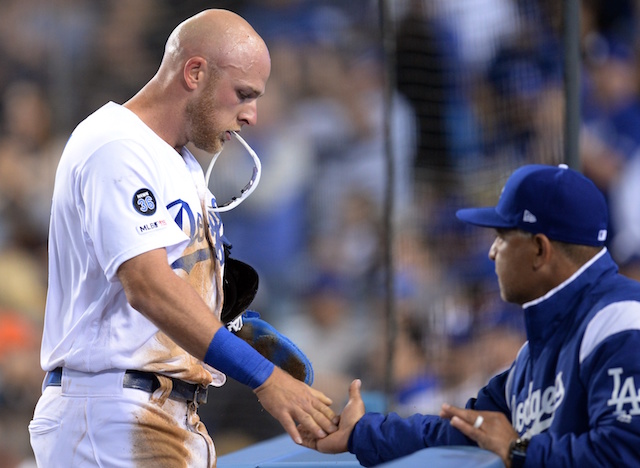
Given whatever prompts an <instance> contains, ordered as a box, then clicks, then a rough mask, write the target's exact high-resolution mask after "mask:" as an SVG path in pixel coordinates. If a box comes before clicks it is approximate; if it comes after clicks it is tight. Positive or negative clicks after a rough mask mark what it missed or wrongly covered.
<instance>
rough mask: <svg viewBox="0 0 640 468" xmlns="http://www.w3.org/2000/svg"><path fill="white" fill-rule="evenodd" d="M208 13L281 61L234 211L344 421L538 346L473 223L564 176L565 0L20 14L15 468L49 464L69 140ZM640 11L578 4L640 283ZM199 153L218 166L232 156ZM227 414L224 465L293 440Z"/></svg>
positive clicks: (251, 418)
mask: <svg viewBox="0 0 640 468" xmlns="http://www.w3.org/2000/svg"><path fill="white" fill-rule="evenodd" d="M210 7H221V8H229V9H231V10H233V11H236V12H237V13H239V14H241V15H243V16H244V17H245V18H246V19H247V20H248V21H249V22H250V23H251V24H252V25H254V27H255V29H256V30H257V31H258V32H259V33H260V34H261V35H262V36H263V37H264V39H265V41H266V42H267V44H268V46H269V48H270V51H271V56H272V64H273V65H272V76H271V79H270V81H269V83H268V87H267V93H266V94H265V96H264V97H262V98H261V100H260V101H259V106H258V107H259V118H258V125H257V126H256V127H254V128H248V129H245V130H244V131H243V133H242V134H243V137H244V138H245V139H246V140H247V142H248V143H249V144H250V145H251V146H252V147H253V149H254V150H255V151H256V153H257V154H258V155H259V157H260V159H261V161H262V165H263V173H262V180H261V183H260V185H259V187H258V189H257V190H256V192H255V193H254V195H253V196H252V197H251V198H250V199H249V200H247V201H246V202H245V203H244V204H242V205H241V207H239V208H237V209H235V210H233V211H231V212H228V213H223V214H222V217H223V222H224V223H225V232H226V236H227V237H228V239H229V240H230V241H231V243H232V244H233V248H232V253H233V255H234V256H235V257H236V258H239V259H240V260H244V261H246V262H248V263H250V264H252V265H253V266H254V267H255V268H256V270H258V273H259V274H260V290H259V293H258V296H257V297H256V300H255V301H254V303H253V304H252V308H253V309H255V310H257V311H259V312H260V313H261V315H262V317H263V318H264V319H266V320H267V321H269V322H271V323H272V324H273V325H274V326H276V328H278V329H279V330H281V331H282V332H284V333H285V334H286V335H287V336H289V337H290V338H291V339H292V340H293V341H294V342H296V343H298V345H299V346H300V347H301V349H302V350H303V351H304V352H305V353H306V354H307V355H308V356H309V357H310V359H311V361H312V363H313V364H314V369H315V384H314V386H316V387H318V388H320V389H321V390H323V391H324V392H326V393H327V394H328V395H330V396H331V397H332V398H333V400H334V402H336V407H338V406H340V407H341V405H342V403H343V401H344V399H345V397H346V390H347V385H348V382H350V381H351V380H352V379H353V378H355V377H359V378H362V379H363V382H364V389H365V390H366V393H365V400H366V401H367V404H368V409H371V410H380V411H387V410H394V411H398V412H400V413H402V414H405V415H406V414H411V413H413V412H434V411H435V412H437V411H438V410H439V406H440V404H441V403H442V402H444V401H448V402H450V403H453V404H464V402H465V401H466V399H467V398H468V397H470V396H473V392H475V391H476V390H477V389H478V388H479V387H480V386H482V385H483V384H484V383H485V382H486V380H487V379H488V378H489V377H490V376H491V375H493V374H494V373H496V372H498V371H500V370H501V369H503V368H505V366H507V365H508V364H509V363H510V362H511V360H512V359H513V358H514V357H515V354H516V353H517V351H518V349H519V348H520V346H521V345H522V343H523V341H524V339H525V338H524V334H523V328H522V327H523V324H522V318H521V314H520V313H519V310H518V308H517V307H515V306H511V305H508V304H504V303H503V302H502V301H501V299H500V297H499V291H498V290H497V284H496V281H495V275H494V273H493V267H492V264H491V262H490V261H489V259H488V258H487V252H488V248H489V246H490V244H491V242H492V233H491V232H485V231H484V230H477V229H472V228H469V227H467V226H465V225H463V224H462V223H459V222H458V221H457V220H456V219H455V210H456V209H457V208H458V207H461V206H474V205H485V204H487V205H488V204H493V203H494V202H495V201H496V199H497V197H498V195H499V192H500V188H501V187H502V184H503V182H504V180H506V177H507V176H508V175H509V174H510V172H511V171H512V169H514V168H515V167H517V166H518V165H521V164H523V163H530V162H537V163H549V164H558V163H560V162H564V160H565V159H564V155H563V148H564V138H565V136H564V104H565V98H564V94H563V93H564V90H563V87H564V83H563V51H562V47H563V45H562V37H563V31H562V27H563V23H562V2H556V1H553V0H395V1H393V2H379V1H377V0H349V1H344V0H233V1H232V0H226V1H225V0H218V1H204V0H192V1H189V2H182V1H179V0H162V1H158V0H128V1H126V2H125V1H118V0H106V1H102V2H92V1H89V0H4V2H3V8H2V14H0V95H1V99H0V466H6V467H17V466H22V467H23V468H24V467H27V466H30V463H31V460H30V448H29V443H28V432H27V424H28V422H29V419H30V417H31V414H32V411H33V406H34V404H35V401H36V399H37V397H38V396H39V394H40V386H41V382H42V378H43V372H42V371H41V370H40V367H39V342H40V335H41V323H42V315H43V311H44V300H45V296H46V276H47V245H46V242H47V229H48V218H49V208H50V200H51V194H52V187H53V181H54V175H55V170H56V166H57V161H58V159H59V157H60V154H61V151H62V148H63V146H64V144H65V141H66V139H67V138H68V136H69V133H70V132H71V131H72V130H73V128H74V127H75V125H76V124H77V123H78V122H80V121H81V120H82V119H83V118H84V117H86V116H87V115H88V114H90V113H91V112H92V111H94V110H95V109H97V108H98V107H100V106H102V105H103V104H104V103H106V102H108V101H115V102H119V103H122V102H124V101H126V100H127V99H128V98H129V97H131V96H132V95H133V94H134V93H135V92H136V91H137V90H138V89H139V87H140V86H141V85H143V84H144V83H145V82H146V81H147V80H148V79H149V78H150V77H151V76H152V75H153V73H154V72H155V70H156V68H157V66H158V65H159V62H160V59H161V57H162V52H163V47H164V42H165V40H166V37H167V36H168V34H169V32H170V31H171V30H172V29H173V28H174V27H175V26H176V25H177V24H178V23H179V22H180V21H182V20H183V19H185V18H187V17H188V16H190V15H192V14H194V13H196V12H197V11H200V10H202V9H205V8H210ZM637 8H638V6H637V2H635V1H633V0H618V1H616V2H607V1H606V0H583V1H582V2H581V20H582V21H581V23H582V24H581V54H582V55H581V59H582V61H581V63H582V66H581V82H582V90H581V113H582V125H581V131H580V168H581V169H582V170H583V171H584V172H585V173H586V174H587V175H588V176H590V177H591V178H592V179H593V180H594V181H595V182H596V183H597V185H598V186H599V187H600V188H601V189H602V191H603V192H604V193H605V194H606V196H607V197H608V199H609V201H610V208H611V210H610V211H611V235H610V238H609V245H608V246H609V248H610V249H611V251H612V252H613V254H614V257H615V258H616V260H617V261H618V262H619V263H620V265H621V268H622V270H623V272H624V273H625V274H628V275H630V276H632V277H635V278H638V279H640V204H638V203H637V200H640V184H638V183H637V180H640V152H638V148H640V100H639V97H640V87H639V85H640V75H639V74H638V57H637V56H638V50H640V49H639V47H638V39H639V38H640V35H639V32H640V31H639V30H638V20H639V16H638V11H637ZM381 12H384V15H385V16H384V19H385V21H381V17H380V15H381ZM386 20H388V21H386ZM381 24H384V25H385V29H384V32H383V31H381V28H380V25H381ZM389 82H392V83H394V85H393V86H391V87H389V86H388V83H389ZM232 143H233V142H232ZM193 151H194V154H196V156H197V157H198V158H199V160H200V161H201V163H202V165H203V166H204V167H206V166H207V165H208V163H209V160H210V159H211V155H208V154H204V153H202V152H199V151H197V150H195V149H193ZM243 151H244V150H243V149H242V148H241V147H240V146H239V145H236V146H234V145H233V144H230V145H229V147H228V148H225V152H224V153H223V155H222V156H221V158H220V162H219V163H217V165H216V168H215V170H214V174H213V175H212V179H211V183H210V188H211V189H212V191H213V193H214V194H215V195H216V196H219V197H224V196H226V194H233V193H234V191H237V190H238V187H242V186H243V185H244V184H245V183H246V181H247V180H248V176H245V175H244V174H245V172H246V167H244V166H243V164H242V161H243V160H244V159H247V160H248V158H246V153H243ZM390 167H391V168H392V169H393V170H392V171H390V170H389V169H390ZM390 175H391V176H392V177H389V176H390ZM390 200H391V201H392V203H391V204H389V201H390ZM389 227H391V230H389ZM389 239H390V240H391V243H388V240H389ZM387 248H390V251H389V252H390V254H391V255H390V258H391V259H392V262H391V265H390V264H389V263H388V262H387V261H386V259H388V258H389V257H387V256H386V255H385V253H386V252H387V251H386V250H385V249H387ZM389 268H392V270H391V273H392V274H391V275H389V274H388V273H389V271H390V270H389ZM389 281H390V282H391V285H390V286H391V287H389V283H388V282H389ZM390 290H392V291H393V301H392V302H391V304H392V305H393V307H392V311H393V313H394V317H395V321H394V326H391V327H390V325H389V320H388V317H387V314H388V312H389V303H390V302H389V301H388V299H389V298H388V297H387V295H388V291H390ZM390 336H391V337H395V338H394V339H393V340H390V339H388V338H389V337H390ZM390 343H394V348H393V350H390V348H389V347H390ZM389 356H392V357H393V366H392V368H391V369H392V371H391V374H389V371H388V367H387V366H388V363H389ZM389 375H390V376H391V385H389V381H388V377H389ZM385 392H386V393H385ZM209 400H210V402H209V403H208V404H207V405H205V406H203V407H202V408H201V413H202V417H203V419H205V421H206V422H207V424H208V426H209V429H210V431H211V432H212V433H213V437H214V440H215V441H216V443H217V445H218V450H219V452H220V453H225V452H228V451H230V450H234V449H237V448H241V447H242V446H244V445H247V444H250V443H253V442H255V441H257V440H262V439H265V438H268V437H271V436H273V435H277V434H281V433H283V431H282V429H281V428H280V427H279V426H277V424H276V423H274V421H272V420H271V419H270V417H269V416H268V415H267V414H265V413H264V412H262V411H261V410H260V408H259V404H257V402H256V401H255V397H254V395H253V394H252V393H251V392H250V391H249V390H248V389H245V388H239V387H238V386H237V385H235V384H234V383H233V382H230V383H229V384H228V385H226V386H225V387H223V388H222V389H217V390H215V391H213V392H212V393H211V394H210V398H209Z"/></svg>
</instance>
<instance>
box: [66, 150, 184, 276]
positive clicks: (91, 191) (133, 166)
mask: <svg viewBox="0 0 640 468" xmlns="http://www.w3.org/2000/svg"><path fill="white" fill-rule="evenodd" d="M79 171H80V174H78V177H77V178H76V181H77V188H76V190H77V193H78V201H79V206H78V209H79V210H80V216H81V219H82V222H83V231H84V234H85V235H86V236H87V237H88V238H89V239H90V241H91V242H92V243H93V247H94V250H95V254H96V258H97V260H98V262H99V263H100V266H101V267H102V270H103V271H104V272H105V275H106V277H107V278H108V280H109V281H114V280H115V278H116V272H117V270H118V268H119V266H120V265H121V264H122V263H124V262H125V261H126V260H129V259H131V258H133V257H135V256H137V255H140V254H142V253H144V252H148V251H151V250H154V249H157V248H162V247H169V246H173V245H177V244H180V243H184V244H185V245H186V244H187V243H188V242H189V238H188V236H187V235H186V234H185V233H183V232H182V230H181V229H180V228H179V227H178V226H177V225H176V224H175V223H174V222H173V221H172V218H171V216H170V214H169V212H168V210H167V207H166V206H167V202H168V200H166V193H167V187H166V185H167V183H168V182H167V181H166V180H165V176H163V173H162V172H161V171H160V170H159V168H158V167H157V165H156V162H155V161H154V160H153V158H152V156H151V155H149V154H148V153H147V152H146V151H145V150H144V149H143V148H141V147H140V145H138V144H137V143H134V142H132V141H123V140H118V141H114V142H111V143H107V144H105V145H103V146H102V147H101V148H99V149H98V150H97V151H96V152H94V153H93V154H92V155H91V157H90V158H88V159H87V162H86V163H85V164H84V165H83V166H82V167H81V168H80V170H79Z"/></svg>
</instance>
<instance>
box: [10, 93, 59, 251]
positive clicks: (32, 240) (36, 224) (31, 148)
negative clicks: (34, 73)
mask: <svg viewBox="0 0 640 468" xmlns="http://www.w3.org/2000/svg"><path fill="white" fill-rule="evenodd" d="M3 102H4V109H3V111H4V112H3V116H2V117H3V119H2V120H3V123H4V131H3V132H2V133H0V213H1V215H2V220H3V222H7V223H8V225H9V227H8V228H6V230H5V236H6V238H5V242H6V243H9V244H11V245H18V246H20V247H23V248H25V249H27V250H30V251H31V252H32V253H33V254H34V255H42V258H43V260H44V257H45V254H46V250H45V247H46V236H47V229H48V225H49V212H50V208H51V195H52V193H53V178H54V175H55V170H56V166H57V164H58V160H59V158H60V154H61V152H62V147H63V145H64V140H63V139H62V138H61V137H60V136H59V135H57V134H56V133H55V132H54V129H53V122H52V120H53V115H52V109H51V106H50V102H49V100H48V97H47V95H46V93H45V91H44V90H43V89H42V88H41V87H40V86H39V85H38V84H36V83H34V82H31V81H16V82H13V83H12V84H11V85H10V86H9V87H7V88H6V89H5V90H4V93H3Z"/></svg>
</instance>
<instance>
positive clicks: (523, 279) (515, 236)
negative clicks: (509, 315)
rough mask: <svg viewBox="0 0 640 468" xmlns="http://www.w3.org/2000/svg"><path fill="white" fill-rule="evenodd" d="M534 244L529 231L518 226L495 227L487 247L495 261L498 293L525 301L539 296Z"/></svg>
mask: <svg viewBox="0 0 640 468" xmlns="http://www.w3.org/2000/svg"><path fill="white" fill-rule="evenodd" d="M536 254H537V244H536V242H535V238H534V236H533V235H532V234H529V233H526V232H523V231H520V230H517V229H497V230H496V238H495V240H494V241H493V244H492V245H491V249H490V250H489V258H490V259H491V260H493V261H494V263H495V270H496V275H497V276H498V284H499V286H500V296H501V297H502V299H503V300H505V301H506V302H512V303H514V304H520V305H522V304H524V303H526V302H529V301H531V300H533V299H536V298H537V297H539V295H540V294H539V293H540V291H538V288H537V286H536V282H537V279H536V278H534V275H535V272H536V269H535V266H534V265H535V264H534V258H535V256H536Z"/></svg>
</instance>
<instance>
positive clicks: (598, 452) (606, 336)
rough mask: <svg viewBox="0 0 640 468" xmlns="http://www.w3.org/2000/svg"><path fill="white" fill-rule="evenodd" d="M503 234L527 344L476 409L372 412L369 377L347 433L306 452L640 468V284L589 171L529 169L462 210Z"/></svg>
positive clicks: (501, 245) (500, 263)
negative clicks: (613, 251)
mask: <svg viewBox="0 0 640 468" xmlns="http://www.w3.org/2000/svg"><path fill="white" fill-rule="evenodd" d="M457 216H458V218H459V219H461V220H462V221H465V222H467V223H470V224H474V225H478V226H483V227H490V228H494V229H495V230H496V238H495V241H494V242H493V244H492V245H491V248H490V250H489V257H490V258H491V260H493V261H494V262H495V271H496V274H497V276H498V283H499V286H500V293H501V296H502V298H503V299H504V300H505V301H507V302H512V303H516V304H520V305H521V306H522V309H523V312H524V319H525V324H526V332H527V339H528V340H527V342H526V343H525V344H524V346H523V347H522V349H521V350H520V352H519V353H518V356H517V357H516V360H515V361H514V362H513V364H512V365H511V367H510V369H509V370H507V371H506V372H504V373H502V374H499V375H497V376H495V377H493V378H492V379H491V380H490V381H489V383H488V385H487V386H485V387H484V388H482V389H480V391H479V392H478V395H477V397H476V398H472V399H470V400H469V401H468V403H467V405H466V408H465V409H462V408H456V407H453V406H450V405H447V404H444V405H443V406H442V410H441V412H440V415H439V416H435V415H414V416H411V417H409V418H400V417H399V416H398V415H397V414H393V413H392V414H389V415H386V416H385V415H382V414H373V413H367V414H365V411H364V405H363V403H362V399H361V398H360V381H359V380H356V381H354V382H353V383H352V384H351V387H350V389H349V393H350V399H349V402H348V403H347V406H346V407H345V409H344V410H343V412H342V415H341V420H340V427H339V430H338V431H337V432H335V433H333V434H331V435H330V436H328V437H327V438H325V439H321V440H317V439H315V438H314V437H313V436H312V435H311V434H309V433H307V434H305V445H307V446H309V447H312V448H315V449H317V450H319V451H321V452H328V453H337V452H341V451H346V450H349V451H350V452H352V453H354V454H356V456H357V457H358V460H359V461H360V462H361V463H362V464H363V465H365V466H371V465H375V464H378V463H381V462H384V461H387V460H392V459H395V458H399V457H402V456H404V455H407V454H410V453H412V452H415V451H417V450H420V449H423V448H425V447H433V446H439V445H476V444H477V445H478V446H480V447H481V448H484V449H487V450H490V451H492V452H495V453H496V454H498V455H499V456H500V457H501V458H502V460H503V462H504V463H505V466H507V467H522V466H525V467H543V466H553V467H564V466H580V467H582V468H584V467H590V466H640V394H639V393H638V385H640V345H639V343H640V284H639V283H637V282H635V281H632V280H630V279H628V278H626V277H623V276H621V275H620V274H618V268H617V266H616V264H615V263H614V261H613V260H612V258H611V256H610V255H609V253H608V251H607V249H606V247H604V243H605V241H606V238H607V218H608V215H607V206H606V202H605V200H604V197H603V196H602V194H601V193H600V191H599V190H598V189H597V188H596V187H595V185H594V184H593V183H592V182H591V181H590V180H588V179H587V178H586V177H584V176H583V175H582V174H580V173H579V172H577V171H575V170H572V169H569V168H567V167H566V166H564V165H561V166H560V167H553V166H545V165H527V166H523V167H521V168H519V169H517V170H516V171H515V172H514V173H513V174H512V175H511V177H510V178H509V180H508V181H507V183H506V185H505V187H504V190H503V192H502V195H501V196H500V200H499V201H498V204H497V206H496V207H490V208H469V209H463V210H459V211H458V212H457Z"/></svg>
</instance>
